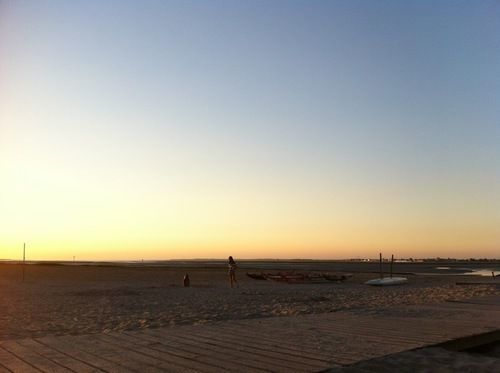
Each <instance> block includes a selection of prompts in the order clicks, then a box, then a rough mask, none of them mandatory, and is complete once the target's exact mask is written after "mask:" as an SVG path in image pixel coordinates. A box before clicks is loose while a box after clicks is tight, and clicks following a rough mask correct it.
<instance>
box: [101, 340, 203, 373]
mask: <svg viewBox="0 0 500 373" xmlns="http://www.w3.org/2000/svg"><path fill="white" fill-rule="evenodd" d="M117 334H118V333H114V335H109V334H105V335H101V336H100V337H101V338H102V339H103V340H104V341H105V342H106V343H110V344H113V345H116V346H119V347H121V348H124V349H126V350H128V351H131V352H133V353H137V354H140V355H142V356H143V361H145V362H148V363H149V364H151V366H154V367H155V368H158V369H159V370H160V369H161V371H163V372H180V371H182V372H195V371H196V370H195V369H193V368H192V367H190V366H188V365H187V364H184V365H178V364H176V363H174V362H173V361H172V360H166V359H165V357H164V355H166V354H163V353H161V352H159V351H155V350H153V349H151V348H147V347H141V346H140V345H138V344H135V343H130V342H129V341H127V340H126V339H125V338H120V337H118V336H117Z"/></svg>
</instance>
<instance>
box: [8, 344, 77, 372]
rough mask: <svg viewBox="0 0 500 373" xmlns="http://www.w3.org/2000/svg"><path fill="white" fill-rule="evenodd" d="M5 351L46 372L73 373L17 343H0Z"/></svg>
mask: <svg viewBox="0 0 500 373" xmlns="http://www.w3.org/2000/svg"><path fill="white" fill-rule="evenodd" d="M0 343H1V346H2V348H3V349H5V350H7V351H9V352H10V353H12V354H14V355H16V356H17V357H20V358H22V359H23V360H24V361H25V362H27V363H28V364H30V365H31V366H33V367H36V368H37V369H40V370H41V371H44V372H51V373H52V372H54V373H68V372H71V370H69V369H68V368H66V367H64V366H62V365H60V364H58V363H56V362H55V361H52V360H50V359H47V358H46V357H44V356H42V355H40V354H38V353H37V352H36V351H33V350H32V349H30V348H27V347H24V346H22V345H20V344H19V343H18V342H17V341H2V342H0Z"/></svg>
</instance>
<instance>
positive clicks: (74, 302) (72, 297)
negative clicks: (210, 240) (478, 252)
mask: <svg viewBox="0 0 500 373" xmlns="http://www.w3.org/2000/svg"><path fill="white" fill-rule="evenodd" d="M352 269H353V267H352V266H351V267H350V268H346V270H352ZM361 269H362V268H361ZM261 270H262V269H259V268H256V269H254V271H261ZM358 270H359V268H358ZM247 271H252V269H251V268H244V269H243V268H241V269H239V270H238V273H237V278H238V281H239V288H235V289H231V288H230V287H229V284H228V278H227V269H226V267H225V266H223V265H221V266H218V265H214V266H210V267H205V266H203V265H193V266H191V267H189V265H185V266H182V267H141V266H137V267H128V266H88V265H87V266H79V265H77V266H66V265H48V264H45V265H40V264H38V265H27V266H26V269H25V281H24V282H22V267H21V265H18V264H11V263H4V264H0V302H1V308H2V312H1V313H0V339H1V340H6V339H17V338H26V337H40V336H48V335H66V334H86V333H96V332H107V331H119V330H137V329H143V328H157V327H165V326H175V325H180V324H200V323H210V322H212V321H220V320H236V319H249V318H262V317H280V316H290V315H300V314H312V313H327V312H335V311H340V310H351V311H355V312H360V313H390V310H391V307H394V306H397V305H409V304H431V303H438V302H443V301H447V300H460V299H466V298H471V297H476V296H482V295H488V294H500V288H499V287H498V286H490V285H477V286H457V285H456V284H455V283H456V282H457V281H459V280H461V279H463V278H464V276H459V275H456V276H455V275H452V276H439V275H435V276H433V275H426V276H420V275H408V276H407V277H408V280H409V283H408V284H407V285H404V286H396V287H384V288H376V287H369V286H366V285H364V282H365V281H366V280H368V279H372V278H375V277H376V276H377V275H376V274H374V273H364V272H355V273H354V276H353V278H352V279H350V280H348V281H346V282H344V283H320V284H286V283H278V282H273V281H256V280H252V279H250V278H248V277H247V276H245V272H247ZM185 273H189V275H190V278H191V287H189V288H184V287H183V286H182V278H183V276H184V274H185ZM469 278H470V276H469Z"/></svg>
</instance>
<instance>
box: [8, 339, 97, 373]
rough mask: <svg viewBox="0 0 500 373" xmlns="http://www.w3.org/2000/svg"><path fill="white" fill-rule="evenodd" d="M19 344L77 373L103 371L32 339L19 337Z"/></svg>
mask: <svg viewBox="0 0 500 373" xmlns="http://www.w3.org/2000/svg"><path fill="white" fill-rule="evenodd" d="M17 343H19V344H20V345H21V346H23V347H26V348H29V349H31V350H32V351H34V352H36V353H37V354H39V355H41V356H43V357H45V358H47V359H49V360H51V361H54V362H55V363H57V364H59V365H61V366H64V367H66V368H67V369H69V370H71V371H75V372H79V373H93V372H99V371H100V372H103V370H101V369H98V368H96V367H93V366H91V365H89V364H87V363H83V362H81V361H79V360H76V359H74V358H72V357H70V356H68V355H66V354H63V353H62V352H59V351H57V350H54V349H53V348H50V347H48V346H46V345H43V344H41V343H39V342H37V341H35V340H33V339H21V340H17Z"/></svg>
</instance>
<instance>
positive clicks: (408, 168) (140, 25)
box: [0, 1, 500, 260]
mask: <svg viewBox="0 0 500 373" xmlns="http://www.w3.org/2000/svg"><path fill="white" fill-rule="evenodd" d="M499 8H500V6H499V3H498V2H495V1H479V2H461V1H438V2H435V1H428V2H427V1H422V2H415V3H411V4H410V3H406V2H393V1H381V2H371V1H353V2H347V1H346V2H341V1H333V2H327V1H324V2H323V1H316V2H309V1H273V2H260V1H248V2H232V1H209V2H190V1H166V2H163V1H145V2H139V1H135V2H134V1H72V2H65V1H24V2H14V1H12V2H11V1H0V259H19V258H20V257H22V245H23V242H26V243H27V245H28V246H27V248H28V251H27V258H28V259H30V260H71V259H72V257H73V256H76V258H77V260H140V259H144V260H161V259H187V258H227V256H228V255H233V256H234V257H235V258H240V259H241V258H314V259H340V258H356V257H359V258H366V257H376V256H377V255H378V252H379V251H380V250H382V251H383V252H385V253H388V254H392V253H394V254H395V256H397V257H400V258H403V257H405V258H408V257H413V258H423V257H438V256H440V257H455V258H470V257H479V258H484V257H487V258H495V257H496V258H498V257H500V255H499V253H500V193H499V191H500V110H499V106H498V102H500V71H499V70H500V36H499V35H500V23H499V22H498V14H499V13H498V11H499V10H500V9H499ZM495 14H496V15H495Z"/></svg>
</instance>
